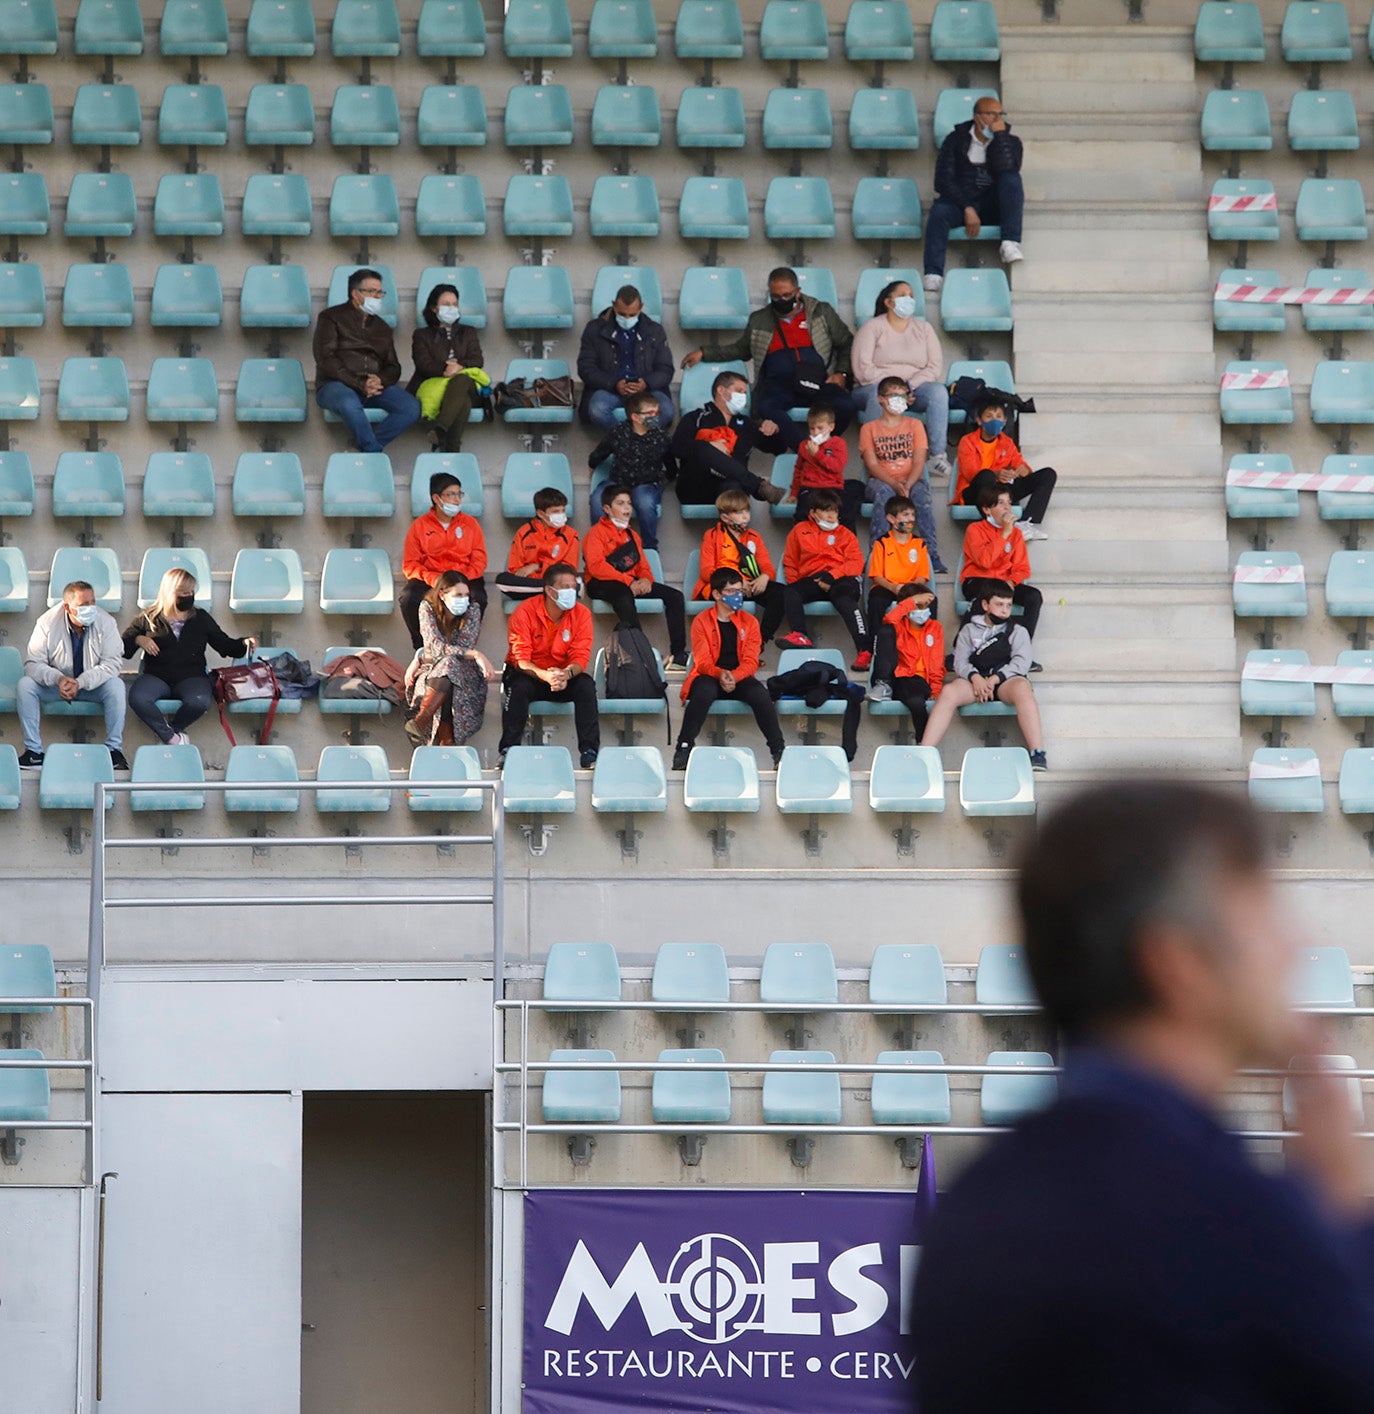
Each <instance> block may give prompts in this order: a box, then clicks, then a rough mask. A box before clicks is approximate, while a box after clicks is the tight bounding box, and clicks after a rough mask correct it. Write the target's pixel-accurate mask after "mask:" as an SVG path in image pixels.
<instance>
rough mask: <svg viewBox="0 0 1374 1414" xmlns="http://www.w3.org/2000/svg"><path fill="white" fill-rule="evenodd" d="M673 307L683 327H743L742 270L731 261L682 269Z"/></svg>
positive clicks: (745, 302)
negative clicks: (679, 286)
mask: <svg viewBox="0 0 1374 1414" xmlns="http://www.w3.org/2000/svg"><path fill="white" fill-rule="evenodd" d="M593 307H595V301H593ZM677 308H678V323H679V324H680V325H681V326H682V328H684V329H743V328H744V326H745V325H746V324H747V323H748V322H749V312H750V307H749V286H748V284H747V283H746V281H745V278H744V271H743V270H741V269H739V268H738V267H737V266H732V265H694V266H692V267H691V268H690V269H688V270H684V271H683V272H682V286H681V288H680V289H679V291H678V299H677ZM688 371H689V372H691V371H693V370H688ZM684 381H685V379H684ZM683 406H684V409H685V408H686V403H685V402H684V404H683Z"/></svg>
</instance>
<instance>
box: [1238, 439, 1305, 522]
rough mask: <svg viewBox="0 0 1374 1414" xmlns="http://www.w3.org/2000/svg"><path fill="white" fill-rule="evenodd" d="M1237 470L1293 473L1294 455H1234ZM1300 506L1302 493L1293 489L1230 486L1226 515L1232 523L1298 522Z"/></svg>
mask: <svg viewBox="0 0 1374 1414" xmlns="http://www.w3.org/2000/svg"><path fill="white" fill-rule="evenodd" d="M1231 470H1233V471H1278V472H1286V473H1291V472H1292V470H1293V459H1292V457H1290V456H1287V455H1286V454H1284V455H1279V456H1272V455H1270V456H1262V457H1260V456H1250V455H1245V456H1234V457H1232V458H1231ZM1299 510H1300V505H1299V502H1298V493H1297V491H1295V490H1293V489H1292V488H1291V487H1287V488H1282V489H1272V490H1271V489H1269V488H1265V487H1256V486H1228V487H1227V488H1226V514H1227V516H1228V517H1230V519H1232V520H1258V521H1266V520H1296V519H1297V518H1298V513H1299Z"/></svg>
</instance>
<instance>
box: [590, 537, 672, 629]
mask: <svg viewBox="0 0 1374 1414" xmlns="http://www.w3.org/2000/svg"><path fill="white" fill-rule="evenodd" d="M644 559H645V562H646V563H647V564H648V566H649V572H650V573H651V574H652V575H653V580H654V583H655V584H663V583H664V582H665V576H664V573H663V561H662V560H661V559H660V558H659V554H658V551H657V550H645V552H644ZM587 604H588V607H589V608H590V609H591V611H592V613H594V614H609V613H612V612H613V610H612V609H611V606H610V605H609V604H608V603H606V601H605V600H604V599H588V601H587ZM635 608H636V609H638V611H639V612H640V613H641V614H661V613H662V612H663V600H662V599H656V598H643V599H636V600H635Z"/></svg>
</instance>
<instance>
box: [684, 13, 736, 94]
mask: <svg viewBox="0 0 1374 1414" xmlns="http://www.w3.org/2000/svg"><path fill="white" fill-rule="evenodd" d="M673 52H674V54H676V56H677V57H678V58H679V59H707V60H715V59H742V58H744V22H743V21H742V20H741V18H740V11H739V5H738V4H737V3H736V0H682V3H681V4H680V5H679V6H678V12H677V21H676V25H675V27H674V32H673ZM687 91H688V92H691V91H692V90H690V89H689V90H687Z"/></svg>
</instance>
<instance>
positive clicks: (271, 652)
mask: <svg viewBox="0 0 1374 1414" xmlns="http://www.w3.org/2000/svg"><path fill="white" fill-rule="evenodd" d="M283 653H291V654H293V655H294V656H299V655H297V654H296V653H295V650H294V649H292V648H287V647H286V646H285V645H280V644H261V643H260V644H259V645H258V647H257V649H256V651H255V652H254V653H253V654H252V658H253V659H262V658H265V659H267V661H268V662H273V661H275V660H276V658H278V657H279V656H280V655H281V654H283ZM249 661H250V659H249V658H247V657H244V658H235V659H234V666H235V667H237V668H241V667H246V666H247V664H248V663H249ZM329 700H330V699H329V698H326V699H325V701H326V702H328V701H329ZM301 705H302V699H301V698H299V697H283V698H282V699H281V700H280V701H279V702H277V703H276V715H277V716H278V717H299V716H300V714H301ZM388 705H389V704H388ZM272 706H273V703H272V701H271V699H270V698H264V697H253V698H249V699H248V701H246V702H231V703H229V706H228V709H227V710H228V712H229V715H230V716H231V717H266V716H267V714H268V712H270V711H271V710H272ZM323 706H324V704H323V703H321V709H322V710H323Z"/></svg>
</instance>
